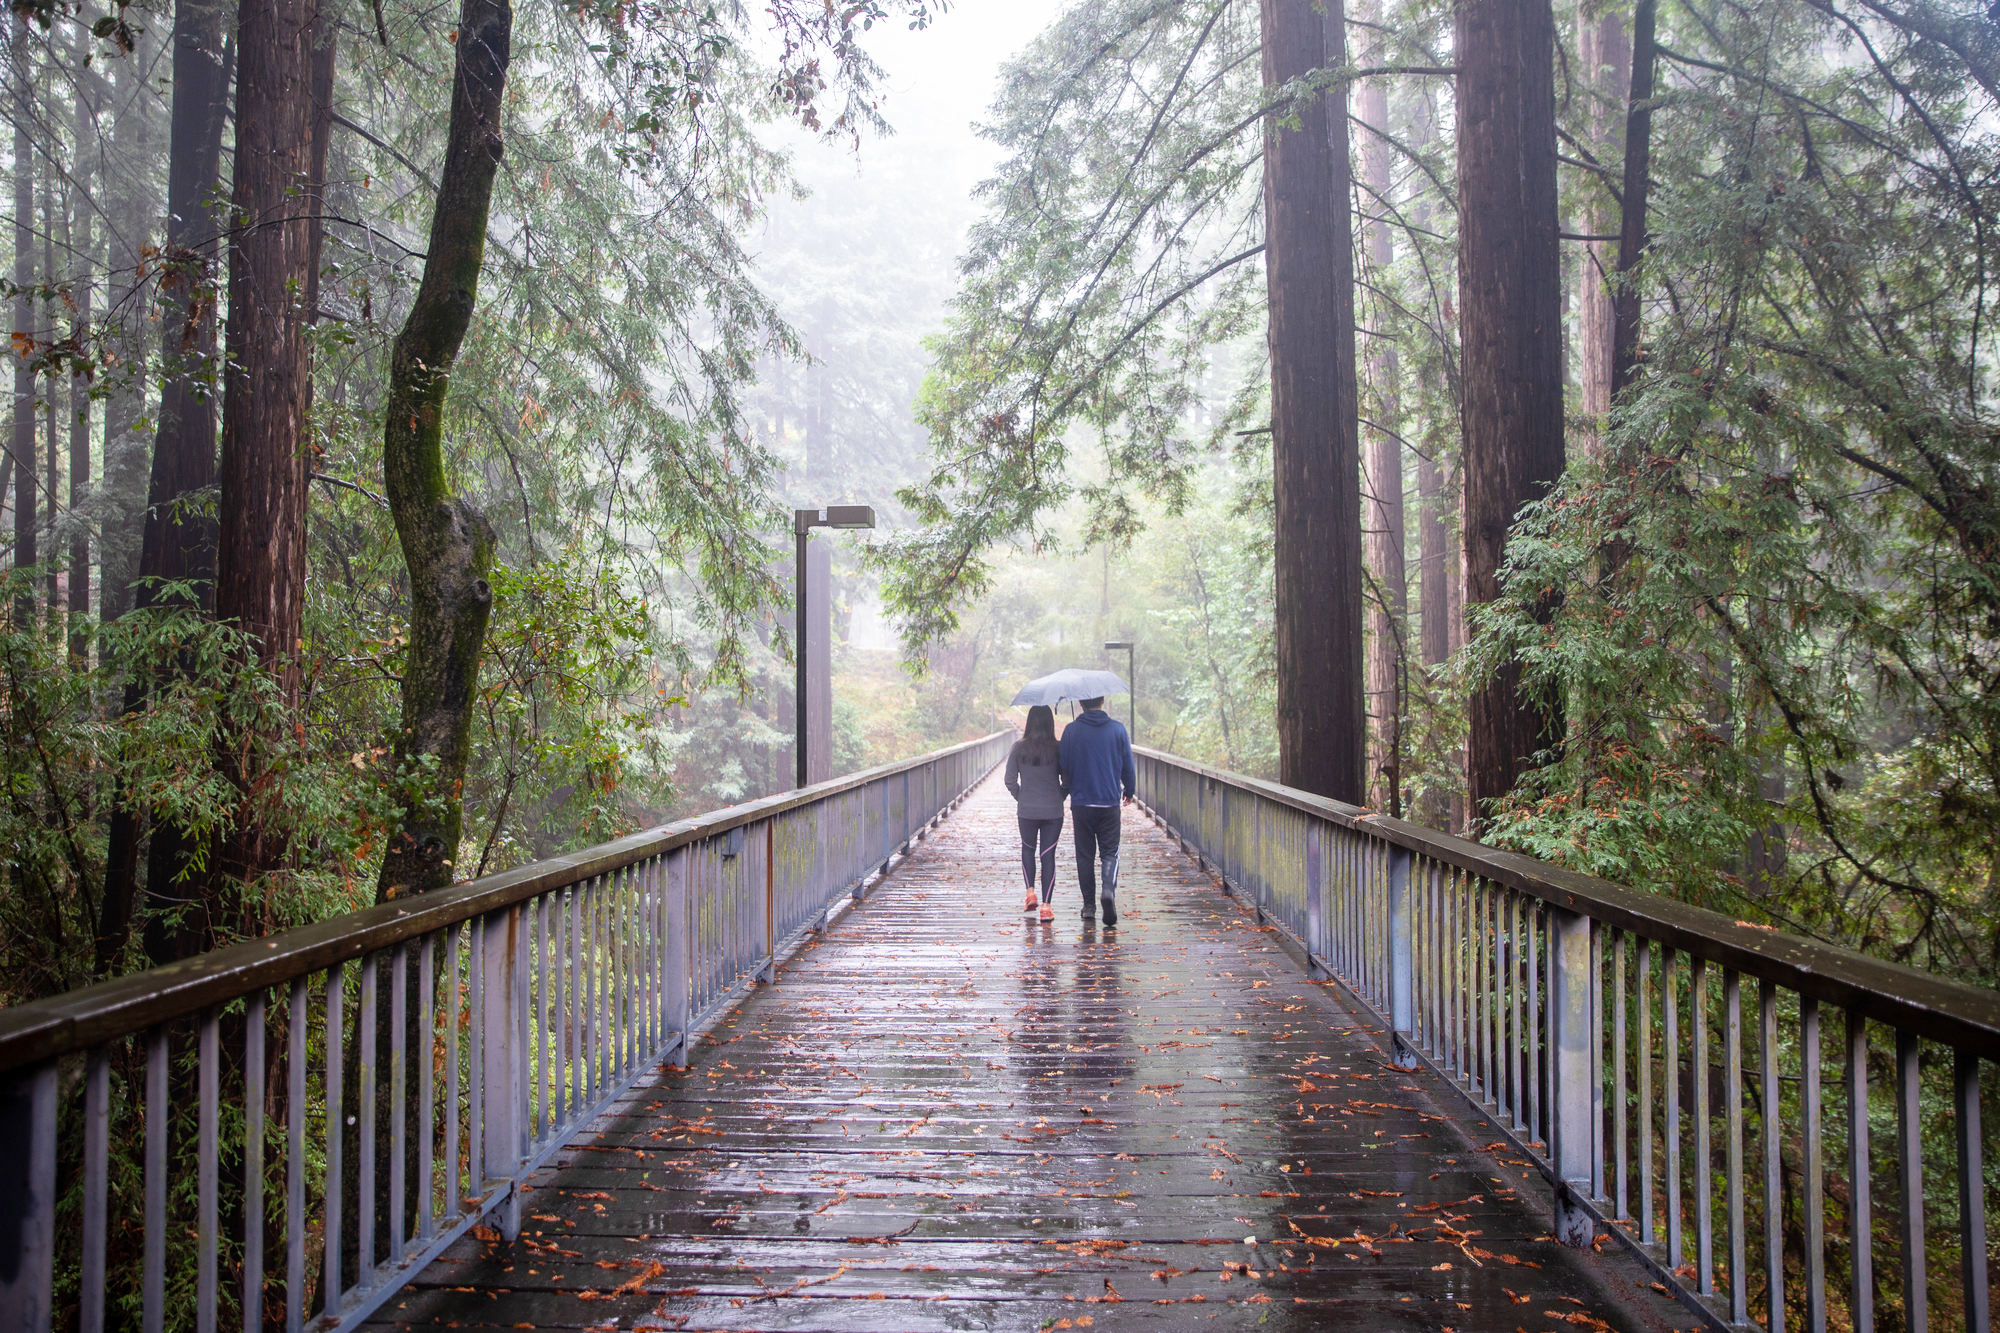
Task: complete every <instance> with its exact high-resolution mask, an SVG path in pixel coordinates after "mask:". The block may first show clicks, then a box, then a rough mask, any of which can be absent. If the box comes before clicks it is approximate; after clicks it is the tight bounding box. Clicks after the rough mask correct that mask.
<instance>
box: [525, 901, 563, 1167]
mask: <svg viewBox="0 0 2000 1333" xmlns="http://www.w3.org/2000/svg"><path fill="white" fill-rule="evenodd" d="M521 928H522V929H523V930H524V931H527V932H528V935H529V938H531V939H532V940H533V941H534V962H533V964H532V965H531V966H530V967H529V968H528V985H529V986H530V987H531V988H532V989H533V991H534V996H535V1001H534V1022H535V1044H534V1046H533V1048H532V1049H531V1050H530V1052H529V1054H528V1057H527V1058H528V1060H529V1062H530V1063H531V1064H532V1065H533V1066H534V1070H533V1073H532V1074H531V1075H530V1077H529V1079H528V1138H529V1140H530V1141H531V1142H535V1143H540V1142H541V1141H542V1139H543V1137H544V1136H545V1135H548V1134H553V1133H554V1132H555V1127H556V1122H555V1121H554V1120H553V1119H552V1118H551V1117H550V1115H549V968H548V962H549V899H548V895H547V894H543V895H541V896H540V897H538V898H536V899H535V900H534V901H533V902H531V903H528V904H527V905H526V907H525V910H524V911H523V914H522V923H521Z"/></svg>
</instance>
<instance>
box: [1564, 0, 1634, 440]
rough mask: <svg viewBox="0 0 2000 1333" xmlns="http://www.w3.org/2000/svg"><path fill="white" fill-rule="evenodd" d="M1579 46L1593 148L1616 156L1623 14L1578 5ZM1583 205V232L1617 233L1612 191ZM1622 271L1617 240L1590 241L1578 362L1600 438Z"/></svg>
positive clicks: (1581, 281) (1626, 61) (1628, 51)
mask: <svg viewBox="0 0 2000 1333" xmlns="http://www.w3.org/2000/svg"><path fill="white" fill-rule="evenodd" d="M1576 47H1577V55H1578V63H1579V64H1580V65H1582V67H1583V70H1582V72H1583V77H1584V79H1585V80H1586V81H1587V82H1588V83H1589V86H1590V89H1591V92H1592V98H1591V102H1590V120H1589V130H1590V147H1591V151H1592V152H1593V153H1594V154H1595V155H1596V157H1597V159H1598V160H1599V161H1600V162H1608V161H1610V160H1612V156H1613V155H1612V154H1611V152H1610V151H1609V150H1610V148H1611V147H1612V146H1613V145H1614V144H1615V143H1617V141H1618V139H1619V138H1620V137H1622V134H1623V131H1624V118H1623V117H1622V116H1619V115H1617V114H1615V113H1614V111H1613V108H1614V107H1618V106H1622V105H1624V103H1625V98H1626V93H1627V90H1628V89H1629V88H1630V86H1631V83H1632V38H1631V35H1630V34H1629V33H1628V32H1627V31H1626V29H1625V18H1624V15H1622V14H1620V13H1617V12H1615V11H1609V12H1605V13H1595V14H1594V13H1591V12H1590V11H1589V10H1588V9H1579V10H1578V11H1577V16H1576ZM1588 189H1589V203H1588V205H1587V206H1586V207H1585V209H1584V214H1583V230H1584V232H1585V233H1586V234H1587V235H1591V236H1603V235H1607V234H1610V233H1613V232H1616V231H1617V230H1618V228H1619V225H1620V218H1619V209H1618V204H1617V201H1616V200H1615V199H1613V198H1612V197H1611V192H1610V191H1609V190H1607V189H1605V188H1604V187H1603V186H1602V185H1601V184H1598V183H1596V182H1592V183H1591V184H1590V185H1589V187H1588ZM1617 271H1618V242H1616V241H1591V242H1589V243H1588V244H1587V247H1586V249H1585V253H1584V256H1583V263H1582V264H1581V265H1579V266H1578V271H1577V288H1578V290H1577V352H1578V356H1577V362H1578V365H1579V368H1580V371H1581V375H1580V380H1581V384H1580V387H1581V389H1582V407H1583V411H1584V414H1585V415H1586V416H1587V417H1589V418H1590V421H1591V425H1590V427H1589V430H1588V438H1589V439H1590V440H1591V441H1593V443H1594V441H1595V439H1596V435H1597V430H1598V427H1599V425H1600V423H1601V422H1602V421H1603V419H1604V414H1605V413H1607V412H1609V411H1610V410H1611V379H1612V375H1611V342H1612V323H1613V320H1612V312H1611V282H1610V279H1611V275H1613V274H1614V273H1616V272H1617Z"/></svg>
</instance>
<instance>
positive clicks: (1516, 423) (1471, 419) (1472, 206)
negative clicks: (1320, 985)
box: [1453, 0, 1563, 820]
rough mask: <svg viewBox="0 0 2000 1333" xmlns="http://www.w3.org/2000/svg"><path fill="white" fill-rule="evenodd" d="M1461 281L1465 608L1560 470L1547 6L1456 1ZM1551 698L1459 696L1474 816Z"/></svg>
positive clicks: (1493, 590)
mask: <svg viewBox="0 0 2000 1333" xmlns="http://www.w3.org/2000/svg"><path fill="white" fill-rule="evenodd" d="M1453 35H1454V45H1455V48H1456V50H1457V52H1458V60H1459V75H1458V204H1459V207H1458V215H1459V238H1458V258H1459V265H1458V284H1459V312H1460V314H1459V320H1460V323H1459V338H1460V350H1459V356H1460V364H1461V367H1462V382H1463V386H1464V394H1463V398H1462V400H1461V403H1460V436H1461V439H1462V441H1463V449H1464V469H1465V482H1464V495H1463V501H1462V503H1463V515H1464V518H1463V522H1462V524H1461V530H1462V532H1463V539H1464V542H1465V599H1466V601H1467V603H1468V604H1471V605H1477V604H1479V603H1483V602H1490V601H1493V600H1494V599H1496V598H1497V597H1499V595H1500V580H1499V571H1500V566H1501V562H1502V560H1503V558H1504V556H1505V554H1506V548H1507V534H1508V531H1509V529H1510V528H1511V527H1512V525H1513V522H1514V519H1515V517H1516V515H1518V514H1519V513H1520V510H1521V507H1522V506H1523V505H1526V504H1528V503H1529V502H1531V501H1533V500H1537V499H1540V498H1541V497H1543V496H1545V495H1546V494H1548V491H1549V488H1550V486H1551V485H1553V484H1554V482H1555V480H1556V478H1557V477H1558V476H1560V475H1561V473H1562V469H1563V390H1562V328H1561V324H1560V310H1561V304H1562V279H1561V266H1560V262H1559V257H1558V253H1557V227H1556V132H1555V78H1554V58H1555V57H1554V52H1555V17H1554V15H1553V14H1552V12H1551V11H1550V6H1549V0H1460V3H1459V5H1458V8H1457V10H1456V11H1455V21H1454V34H1453ZM1559 707H1560V705H1559V702H1558V701H1556V700H1554V699H1542V698H1536V697H1532V696H1531V695H1530V694H1529V693H1528V692H1526V691H1524V690H1522V688H1521V685H1520V669H1519V668H1518V666H1514V665H1511V664H1510V665H1508V666H1505V667H1503V668H1502V669H1501V670H1500V671H1499V672H1498V673H1497V674H1496V675H1495V676H1494V678H1493V679H1492V680H1490V681H1488V682H1487V683H1486V684H1485V685H1484V686H1482V687H1481V688H1480V689H1479V690H1478V691H1477V692H1476V693H1474V694H1473V696H1472V699H1471V700H1470V708H1469V714H1470V716H1469V719H1468V721H1469V727H1468V732H1469V736H1468V745H1467V755H1466V769H1467V773H1466V777H1467V783H1468V786H1469V789H1470V796H1471V805H1472V808H1471V812H1470V813H1471V815H1472V817H1473V818H1474V819H1475V820H1478V819H1481V818H1482V817H1484V816H1485V815H1486V814H1487V813H1488V812H1489V809H1490V803H1492V802H1494V801H1497V800H1499V799H1500V798H1501V797H1503V796H1505V795H1506V794H1507V792H1508V791H1509V790H1510V789H1511V788H1512V787H1513V785H1514V780H1515V778H1516V777H1517V776H1518V775H1519V774H1520V773H1521V772H1522V770H1523V769H1524V768H1526V767H1527V766H1528V765H1529V763H1530V761H1531V757H1532V756H1533V755H1534V754H1535V752H1536V751H1538V750H1542V749H1546V748H1548V747H1549V746H1551V745H1554V744H1556V743H1557V742H1558V740H1559V739H1560V736H1561V719H1560V715H1559Z"/></svg>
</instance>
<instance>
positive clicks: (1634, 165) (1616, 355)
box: [1611, 0, 1658, 393]
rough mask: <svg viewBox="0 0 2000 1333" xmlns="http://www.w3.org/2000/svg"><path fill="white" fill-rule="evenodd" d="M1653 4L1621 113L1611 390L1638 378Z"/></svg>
mask: <svg viewBox="0 0 2000 1333" xmlns="http://www.w3.org/2000/svg"><path fill="white" fill-rule="evenodd" d="M1657 8H1658V4H1657V0H1639V7H1638V10H1637V12H1636V13H1635V14H1634V15H1633V21H1632V95H1631V99H1630V102H1629V104H1628V108H1627V110H1626V113H1625V191H1624V193H1625V211H1624V217H1623V223H1622V225H1621V226H1620V227H1619V231H1618V273H1619V277H1620V282H1619V284H1618V289H1617V291H1616V292H1615V293H1614V294H1613V298H1612V346H1611V391H1612V392H1613V393H1618V392H1620V391H1622V390H1623V389H1625V388H1626V386H1628V385H1629V384H1631V383H1632V381H1633V380H1634V379H1635V378H1636V377H1637V376H1638V373H1639V288H1638V285H1637V282H1636V281H1635V280H1634V279H1633V277H1632V276H1631V275H1632V274H1633V272H1634V270H1636V269H1637V268H1638V267H1639V259H1640V256H1641V255H1643V254H1644V253H1645V250H1646V195H1647V173H1648V171H1649V170H1650V168H1651V164H1652V146H1653V111H1652V108H1651V107H1650V106H1649V105H1647V103H1650V102H1651V101H1652V98H1653V23H1654V14H1655V11H1656V9H1657Z"/></svg>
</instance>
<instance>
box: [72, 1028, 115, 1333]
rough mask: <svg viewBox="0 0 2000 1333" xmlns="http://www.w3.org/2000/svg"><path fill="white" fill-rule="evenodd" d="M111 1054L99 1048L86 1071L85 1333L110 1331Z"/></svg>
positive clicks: (80, 1310)
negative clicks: (106, 1267) (107, 1327)
mask: <svg viewBox="0 0 2000 1333" xmlns="http://www.w3.org/2000/svg"><path fill="white" fill-rule="evenodd" d="M110 1158H111V1052H110V1050H109V1048H107V1047H104V1046H93V1047H91V1048H90V1055H89V1056H88V1058H87V1059H86V1062H85V1068H84V1075H83V1256H82V1262H81V1265H80V1271H79V1273H78V1289H77V1322H78V1324H79V1327H80V1330H81V1333H104V1232H105V1226H106V1216H107V1214H108V1212H109V1211H110V1190H111V1185H110V1165H109V1164H110Z"/></svg>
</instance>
